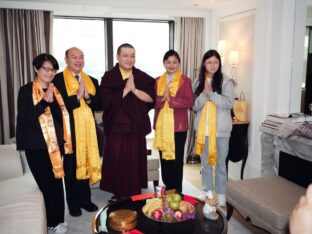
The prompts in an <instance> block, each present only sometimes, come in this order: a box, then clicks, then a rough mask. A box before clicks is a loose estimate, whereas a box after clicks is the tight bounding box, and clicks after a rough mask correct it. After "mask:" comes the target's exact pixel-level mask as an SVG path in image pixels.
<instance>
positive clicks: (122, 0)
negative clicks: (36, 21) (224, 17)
mask: <svg viewBox="0 0 312 234" xmlns="http://www.w3.org/2000/svg"><path fill="white" fill-rule="evenodd" d="M14 1H20V2H38V3H39V2H40V3H60V4H73V5H85V6H102V7H111V8H143V9H144V8H148V9H162V10H171V9H172V10H185V11H186V10H191V11H203V10H208V9H215V8H220V7H224V6H227V5H230V4H238V3H239V2H242V1H246V2H248V0H29V1H25V0H14Z"/></svg>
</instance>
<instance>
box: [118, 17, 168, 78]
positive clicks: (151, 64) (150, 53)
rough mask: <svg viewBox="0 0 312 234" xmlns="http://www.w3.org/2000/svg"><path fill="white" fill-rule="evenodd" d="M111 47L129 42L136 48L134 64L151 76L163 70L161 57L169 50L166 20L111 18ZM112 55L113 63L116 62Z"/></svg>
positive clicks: (158, 74) (159, 73)
mask: <svg viewBox="0 0 312 234" xmlns="http://www.w3.org/2000/svg"><path fill="white" fill-rule="evenodd" d="M113 40H114V41H113V48H114V53H115V54H116V53H117V48H118V46H120V45H121V44H123V43H130V44H131V45H133V46H134V48H135V50H136V63H135V66H136V67H138V68H139V69H141V70H143V71H144V72H146V73H147V74H149V75H150V76H152V77H157V76H160V75H161V74H162V73H163V72H164V67H163V63H162V59H163V56H164V54H165V53H166V52H167V51H168V50H169V48H170V47H169V24H168V22H166V23H164V22H150V21H143V22H140V21H126V20H113ZM116 62H117V61H116V56H114V64H115V63H116Z"/></svg>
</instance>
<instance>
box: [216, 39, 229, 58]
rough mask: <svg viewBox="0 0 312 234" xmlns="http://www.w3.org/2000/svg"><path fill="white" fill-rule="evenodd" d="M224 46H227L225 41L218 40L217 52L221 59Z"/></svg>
mask: <svg viewBox="0 0 312 234" xmlns="http://www.w3.org/2000/svg"><path fill="white" fill-rule="evenodd" d="M226 45H227V42H226V40H219V41H218V48H217V50H218V52H219V54H220V56H221V57H222V56H224V53H225V49H226Z"/></svg>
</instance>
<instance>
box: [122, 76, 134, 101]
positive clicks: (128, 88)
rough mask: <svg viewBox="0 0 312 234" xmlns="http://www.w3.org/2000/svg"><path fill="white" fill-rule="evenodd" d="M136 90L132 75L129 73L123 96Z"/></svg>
mask: <svg viewBox="0 0 312 234" xmlns="http://www.w3.org/2000/svg"><path fill="white" fill-rule="evenodd" d="M135 90H136V88H135V83H134V77H133V75H130V76H129V78H128V79H127V83H126V86H125V88H124V92H123V97H125V96H126V95H127V94H128V93H129V92H132V93H134V92H135Z"/></svg>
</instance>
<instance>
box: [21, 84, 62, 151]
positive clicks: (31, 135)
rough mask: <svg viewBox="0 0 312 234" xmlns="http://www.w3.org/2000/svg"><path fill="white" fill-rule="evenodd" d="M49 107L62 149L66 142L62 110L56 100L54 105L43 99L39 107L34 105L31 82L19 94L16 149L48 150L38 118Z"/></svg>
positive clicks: (38, 104)
mask: <svg viewBox="0 0 312 234" xmlns="http://www.w3.org/2000/svg"><path fill="white" fill-rule="evenodd" d="M47 106H49V107H50V109H51V113H52V117H53V121H54V127H55V131H56V136H57V139H58V142H59V145H60V148H62V147H61V146H62V145H63V144H64V140H63V128H62V112H61V109H60V107H59V105H58V103H57V101H56V99H55V98H54V102H52V103H48V102H46V101H45V100H44V99H42V100H41V101H40V102H38V103H37V105H34V102H33V98H32V82H30V83H28V84H26V85H24V86H23V87H21V88H20V90H19V92H18V100H17V125H16V147H17V149H18V150H41V149H47V145H46V142H45V140H44V137H43V134H42V130H41V127H40V123H39V118H38V117H39V116H40V115H41V114H42V113H44V111H45V108H46V107H47Z"/></svg>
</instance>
